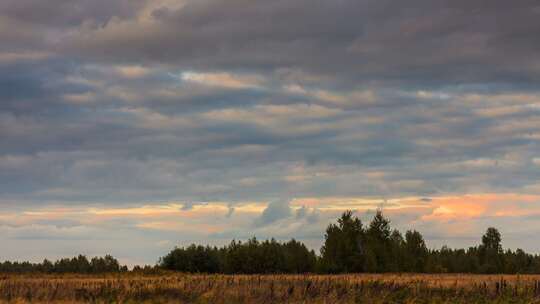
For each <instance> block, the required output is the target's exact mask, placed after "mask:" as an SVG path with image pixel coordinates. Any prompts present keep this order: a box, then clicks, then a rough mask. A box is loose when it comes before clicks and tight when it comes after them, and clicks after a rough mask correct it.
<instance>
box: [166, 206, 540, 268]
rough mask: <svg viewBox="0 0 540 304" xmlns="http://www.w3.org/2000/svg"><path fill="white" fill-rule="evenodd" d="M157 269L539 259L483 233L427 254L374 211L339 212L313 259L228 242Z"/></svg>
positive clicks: (299, 249) (174, 255)
mask: <svg viewBox="0 0 540 304" xmlns="http://www.w3.org/2000/svg"><path fill="white" fill-rule="evenodd" d="M159 266H160V267H161V268H163V269H168V270H175V271H182V272H191V273H228V274H236V273H245V274H250V273H323V274H324V273H364V272H366V273H386V272H416V273H508V274H515V273H540V256H538V255H532V254H528V253H525V252H524V251H523V250H521V249H517V250H516V251H512V250H510V249H508V250H506V251H504V250H503V248H502V246H501V234H500V233H499V231H498V230H497V229H495V228H488V229H487V231H486V233H485V234H484V235H483V236H482V238H481V244H479V245H478V246H473V247H469V248H468V249H451V248H449V247H446V246H444V247H442V248H441V249H428V248H427V246H426V243H425V241H424V237H423V236H422V234H421V233H420V232H418V231H415V230H409V231H406V232H405V234H404V235H403V234H402V233H401V232H399V231H398V230H396V229H392V228H391V226H390V221H389V220H388V219H387V218H386V217H384V215H383V213H382V212H381V211H377V213H376V214H375V216H374V217H373V219H372V221H371V222H370V223H369V225H366V226H364V225H363V223H362V221H361V220H360V219H359V218H358V217H356V216H354V215H353V212H352V211H346V212H344V213H343V214H342V215H341V217H340V218H339V219H338V220H337V223H335V224H330V225H329V226H328V227H327V229H326V233H325V236H324V245H323V246H322V248H321V250H320V254H319V255H317V254H315V252H314V251H313V250H308V249H307V247H306V246H305V245H304V244H302V243H300V242H298V241H296V240H294V239H293V240H291V241H289V242H285V243H280V242H277V241H276V240H274V239H272V240H266V241H263V242H260V241H258V240H257V239H255V238H252V239H250V240H248V241H247V242H241V241H234V240H233V241H232V242H231V243H230V244H229V245H227V246H223V247H221V248H218V247H210V246H201V245H191V246H189V247H182V248H175V249H173V250H172V251H171V252H170V253H169V254H167V255H166V256H164V257H162V258H161V259H160V261H159Z"/></svg>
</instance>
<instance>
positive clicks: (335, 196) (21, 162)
mask: <svg viewBox="0 0 540 304" xmlns="http://www.w3.org/2000/svg"><path fill="white" fill-rule="evenodd" d="M539 32H540V3H538V1H532V0H522V1H507V0H489V1H488V0H452V1H450V0H410V1H403V2H402V1H389V0H272V1H268V0H113V1H111V0H50V1H41V0H3V1H1V2H0V41H1V43H0V243H1V244H2V245H1V246H0V260H6V259H9V260H31V261H40V260H42V259H43V258H45V257H46V258H50V259H55V258H59V257H64V256H72V255H75V254H79V253H83V254H86V255H89V256H94V255H103V254H106V253H110V254H113V255H114V256H115V257H117V258H118V259H119V260H120V261H121V262H122V263H126V264H129V265H133V264H153V263H155V262H156V261H157V260H158V258H159V257H160V256H163V255H164V254H165V253H167V251H168V250H170V249H171V248H173V247H174V246H184V245H187V244H189V243H192V242H195V243H201V244H215V245H221V244H226V243H228V242H229V241H230V240H232V239H246V238H249V237H251V236H256V237H258V238H260V239H264V238H269V237H275V238H276V239H279V240H288V239H290V238H293V237H294V238H296V239H298V240H301V241H303V242H305V243H306V244H307V245H308V246H309V247H310V248H313V249H316V250H318V248H319V247H320V245H321V243H322V241H323V235H324V229H325V227H326V226H327V225H328V224H329V223H331V222H332V221H334V220H335V219H336V218H337V217H338V216H339V215H340V213H342V212H343V211H345V210H348V209H350V210H355V212H356V214H357V215H358V216H359V217H360V218H361V219H362V220H363V222H364V223H368V222H369V219H370V218H371V217H372V216H373V214H374V212H375V210H377V209H382V210H383V211H384V213H385V215H386V216H387V217H389V218H390V220H391V221H392V225H393V226H394V227H396V228H399V229H400V230H402V231H405V230H407V229H416V230H418V231H420V232H421V233H423V234H424V236H425V238H426V241H427V243H428V246H429V247H432V248H437V247H440V246H442V245H445V244H447V245H449V246H450V247H463V246H471V245H475V244H478V243H479V242H480V237H481V235H482V233H483V232H484V231H485V229H486V228H487V227H490V226H494V227H497V228H498V229H499V230H500V231H501V233H502V236H503V246H505V247H509V248H514V249H515V248H518V247H520V248H524V249H525V250H527V251H530V252H535V253H538V252H540V243H539V242H536V240H537V239H538V235H539V234H540V87H539V86H538V84H539V81H540V36H539V35H538V33H539Z"/></svg>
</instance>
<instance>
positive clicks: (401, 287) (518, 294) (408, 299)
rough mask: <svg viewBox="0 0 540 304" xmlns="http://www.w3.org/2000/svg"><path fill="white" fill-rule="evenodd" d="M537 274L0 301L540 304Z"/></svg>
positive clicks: (159, 284) (19, 282)
mask: <svg viewBox="0 0 540 304" xmlns="http://www.w3.org/2000/svg"><path fill="white" fill-rule="evenodd" d="M539 280H540V276H531V275H525V276H519V275H506V276H500V275H453V274H442V275H427V274H424V275H414V274H404V275H397V274H357V275H217V274H216V275H196V274H180V273H161V274H156V275H141V274H135V273H119V274H115V275H112V274H109V275H76V274H71V275H70V274H63V275H57V274H54V275H38V276H36V275H31V274H24V275H10V276H4V277H0V303H53V302H55V303H374V304H377V303H463V304H465V303H540V288H539V287H540V284H539Z"/></svg>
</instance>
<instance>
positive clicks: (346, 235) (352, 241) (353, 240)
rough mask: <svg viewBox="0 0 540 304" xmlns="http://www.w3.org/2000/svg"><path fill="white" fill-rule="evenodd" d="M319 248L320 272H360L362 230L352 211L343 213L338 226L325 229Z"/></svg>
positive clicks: (362, 251) (362, 254) (362, 261)
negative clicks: (323, 239)
mask: <svg viewBox="0 0 540 304" xmlns="http://www.w3.org/2000/svg"><path fill="white" fill-rule="evenodd" d="M324 238H325V241H324V245H323V246H322V248H321V270H322V271H323V272H329V273H340V272H361V271H362V270H363V267H364V265H363V264H364V253H365V248H363V246H362V244H363V240H364V230H363V228H362V222H361V221H360V219H359V218H357V217H355V216H353V213H352V211H347V212H344V213H343V214H342V215H341V217H340V218H339V219H338V224H337V225H336V224H330V225H329V226H328V228H326V234H325V237H324Z"/></svg>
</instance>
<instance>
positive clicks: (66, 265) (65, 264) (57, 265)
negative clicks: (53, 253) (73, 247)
mask: <svg viewBox="0 0 540 304" xmlns="http://www.w3.org/2000/svg"><path fill="white" fill-rule="evenodd" d="M120 271H127V267H126V266H120V264H119V263H118V261H117V260H116V259H115V258H113V257H112V256H110V255H106V256H104V257H93V258H92V259H91V260H88V258H87V257H86V256H84V255H79V256H76V257H73V258H71V259H70V258H63V259H60V260H57V261H56V262H54V263H53V262H51V261H49V260H47V259H45V260H43V262H42V263H30V262H22V263H20V262H9V261H6V262H3V263H0V273H35V272H40V273H88V274H89V273H108V272H120Z"/></svg>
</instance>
